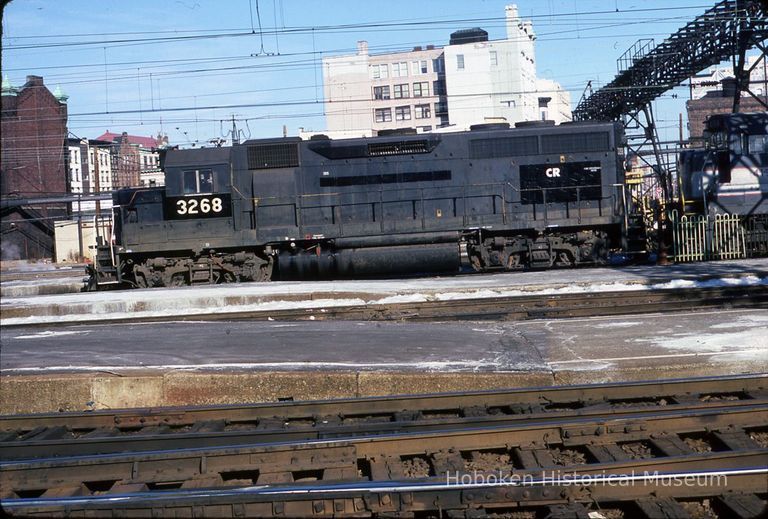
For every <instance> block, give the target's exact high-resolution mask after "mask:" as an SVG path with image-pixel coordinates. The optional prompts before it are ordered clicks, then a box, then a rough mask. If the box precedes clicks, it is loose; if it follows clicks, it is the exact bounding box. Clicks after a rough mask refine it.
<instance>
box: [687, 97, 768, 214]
mask: <svg viewBox="0 0 768 519" xmlns="http://www.w3.org/2000/svg"><path fill="white" fill-rule="evenodd" d="M704 134H705V136H706V148H705V149H700V150H686V151H683V152H682V153H680V158H679V166H678V171H679V172H680V183H681V187H682V189H681V192H682V194H683V200H684V202H687V203H688V205H689V206H690V207H691V208H692V209H693V210H694V211H695V212H699V213H721V214H739V215H743V216H756V215H765V214H768V113H766V112H756V113H737V114H717V115H712V116H710V117H709V118H707V120H706V123H705V130H704Z"/></svg>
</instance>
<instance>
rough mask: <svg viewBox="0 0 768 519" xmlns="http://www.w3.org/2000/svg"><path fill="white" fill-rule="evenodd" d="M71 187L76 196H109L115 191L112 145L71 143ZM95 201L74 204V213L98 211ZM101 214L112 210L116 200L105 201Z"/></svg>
mask: <svg viewBox="0 0 768 519" xmlns="http://www.w3.org/2000/svg"><path fill="white" fill-rule="evenodd" d="M67 149H68V163H69V185H70V191H71V193H72V194H73V195H78V194H93V193H105V192H106V193H108V192H111V191H112V190H113V189H114V185H113V174H112V151H111V150H112V143H110V142H106V141H99V140H95V139H67ZM96 207H97V204H96V202H95V201H79V200H78V201H76V202H73V203H72V211H73V212H84V213H92V212H95V211H96ZM98 207H99V209H100V210H105V209H106V210H108V209H110V208H111V207H112V200H101V201H99V203H98Z"/></svg>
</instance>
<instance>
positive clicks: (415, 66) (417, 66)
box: [411, 59, 427, 76]
mask: <svg viewBox="0 0 768 519" xmlns="http://www.w3.org/2000/svg"><path fill="white" fill-rule="evenodd" d="M411 73H412V74H413V75H414V76H415V75H417V74H426V73H427V60H425V59H423V60H419V61H412V62H411Z"/></svg>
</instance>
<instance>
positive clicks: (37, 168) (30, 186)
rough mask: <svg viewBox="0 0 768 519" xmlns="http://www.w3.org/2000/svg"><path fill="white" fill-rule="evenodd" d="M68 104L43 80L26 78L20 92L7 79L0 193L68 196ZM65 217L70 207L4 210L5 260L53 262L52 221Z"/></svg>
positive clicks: (25, 196)
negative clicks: (44, 259)
mask: <svg viewBox="0 0 768 519" xmlns="http://www.w3.org/2000/svg"><path fill="white" fill-rule="evenodd" d="M66 101H67V96H65V95H63V94H62V93H61V92H60V91H59V90H58V89H57V91H56V92H54V93H52V92H51V91H50V90H49V89H48V88H47V87H46V86H45V84H44V82H43V78H42V77H40V76H27V80H26V82H25V83H24V85H23V86H21V87H19V88H16V87H14V86H13V85H11V83H10V81H8V79H7V78H5V79H4V80H3V83H2V116H1V117H0V123H1V125H2V128H0V132H1V134H2V137H1V138H2V144H1V148H2V149H1V150H0V170H1V171H0V186H1V187H0V191H1V192H2V196H3V197H4V198H21V199H39V198H43V197H49V196H57V195H64V194H66V193H67V191H68V184H67V170H66V162H67V158H66V155H67V150H66V138H67V103H66ZM66 214H67V205H66V204H60V205H50V204H48V205H46V204H38V203H30V204H24V205H23V206H18V207H16V208H14V209H12V210H11V209H9V210H3V214H2V236H3V239H2V252H3V258H5V259H37V258H46V257H51V256H52V254H53V220H54V219H55V218H61V217H64V216H66Z"/></svg>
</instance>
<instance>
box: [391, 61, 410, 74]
mask: <svg viewBox="0 0 768 519" xmlns="http://www.w3.org/2000/svg"><path fill="white" fill-rule="evenodd" d="M407 75H408V62H406V61H401V62H400V63H393V64H392V77H406V76H407Z"/></svg>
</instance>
